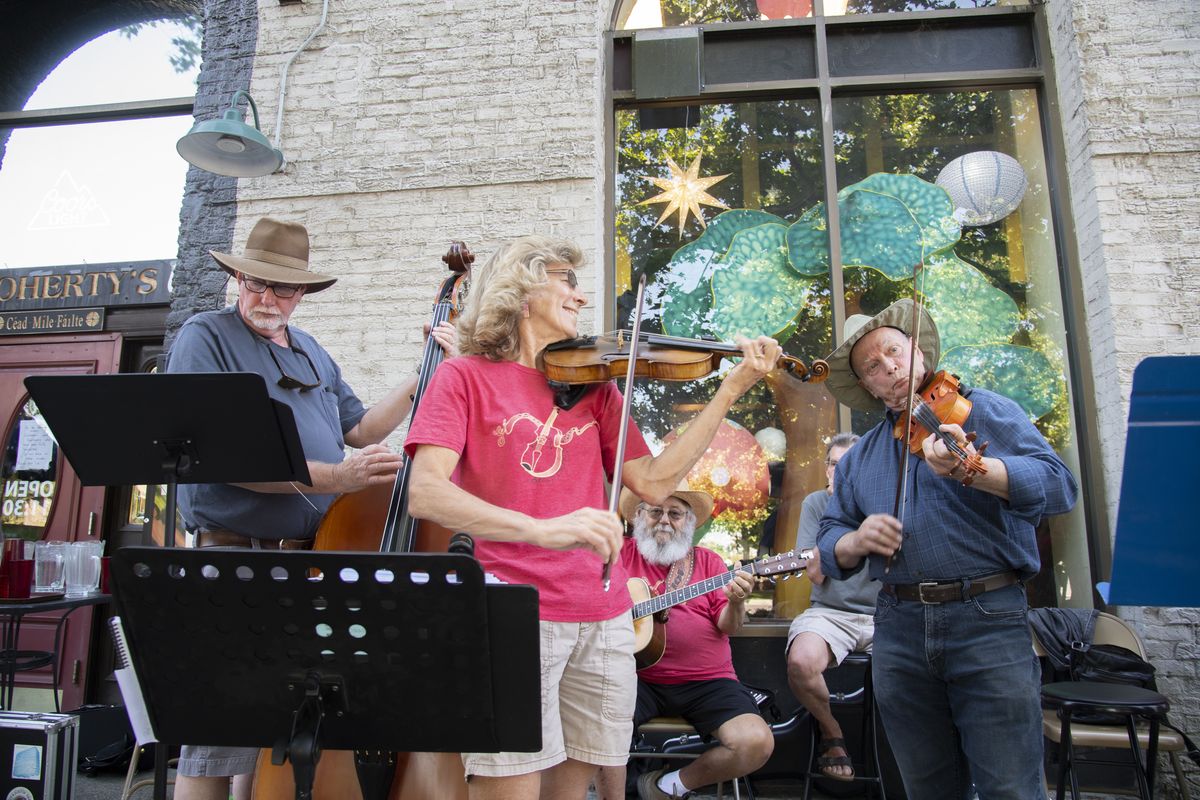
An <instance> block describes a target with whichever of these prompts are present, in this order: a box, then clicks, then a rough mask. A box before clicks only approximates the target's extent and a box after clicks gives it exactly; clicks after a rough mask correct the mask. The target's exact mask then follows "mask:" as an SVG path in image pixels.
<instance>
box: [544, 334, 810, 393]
mask: <svg viewBox="0 0 1200 800" xmlns="http://www.w3.org/2000/svg"><path fill="white" fill-rule="evenodd" d="M630 339H631V337H630V333H629V331H626V330H620V331H616V332H614V333H606V334H601V335H600V336H584V337H580V338H577V339H566V340H564V341H561V342H556V343H554V344H552V345H550V346H549V347H547V348H546V349H545V350H544V351H543V352H542V355H541V362H542V363H541V368H542V372H544V373H545V374H546V379H547V380H549V381H551V382H553V383H559V384H570V385H573V386H574V385H580V384H593V383H604V382H606V381H610V380H613V379H614V378H623V377H625V373H626V372H627V370H628V365H629V345H630ZM741 352H742V351H741V349H740V348H738V346H737V345H734V344H729V343H726V342H718V341H716V340H709V339H687V338H684V337H681V336H667V335H665V334H659V333H643V334H640V335H639V336H638V346H637V355H636V357H635V359H634V363H635V365H636V367H635V371H634V375H635V376H636V377H642V378H657V379H659V380H666V381H690V380H695V379H697V378H703V377H704V376H706V375H709V374H711V373H713V372H715V371H716V369H717V367H718V366H719V365H720V363H721V359H722V358H725V357H726V356H730V355H733V356H737V355H741ZM779 360H780V361H781V362H782V363H783V366H784V368H785V369H786V370H787V371H788V372H790V373H791V374H792V375H794V376H796V377H798V378H799V379H800V380H802V381H811V382H813V383H820V382H821V381H823V380H825V378H827V377H828V376H829V364H828V363H826V362H825V361H823V360H820V359H818V360H817V361H814V362H813V363H812V367H811V369H810V368H809V367H807V366H805V364H804V362H803V361H801V360H800V359H798V358H794V357H792V356H788V355H783V356H780V357H779Z"/></svg>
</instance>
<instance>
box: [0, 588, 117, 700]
mask: <svg viewBox="0 0 1200 800" xmlns="http://www.w3.org/2000/svg"><path fill="white" fill-rule="evenodd" d="M110 600H112V595H110V594H101V593H100V592H94V593H92V594H87V595H83V596H81V597H64V596H63V595H34V596H33V597H12V598H0V708H4V709H8V710H11V709H12V699H13V692H14V690H15V689H16V684H17V673H18V672H23V671H25V670H30V669H37V668H38V667H43V666H45V665H47V664H50V665H51V673H52V675H53V680H54V710H55V711H58V710H59V708H58V678H59V663H58V655H59V653H58V651H59V646H60V645H61V643H62V642H61V640H62V630H63V626H64V625H65V624H66V621H67V617H68V616H69V615H70V614H71V612H72V611H74V610H76V609H78V608H83V607H84V606H95V605H100V604H102V603H107V602H109V601H110ZM48 611H62V612H63V613H62V615H61V616H59V618H58V620H57V621H56V622H55V625H54V649H53V650H18V649H17V648H18V644H19V642H20V638H21V620H22V619H24V617H25V616H27V615H29V614H41V613H45V612H48Z"/></svg>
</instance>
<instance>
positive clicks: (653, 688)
mask: <svg viewBox="0 0 1200 800" xmlns="http://www.w3.org/2000/svg"><path fill="white" fill-rule="evenodd" d="M742 714H758V705H757V704H755V702H754V697H753V695H751V694H750V692H749V691H747V690H746V687H744V686H742V684H740V683H738V682H737V681H734V680H730V679H729V678H716V679H714V680H710V681H691V682H689V683H671V684H666V683H646V682H645V681H641V680H639V681H638V692H637V707H636V708H635V709H634V712H633V729H634V730H635V731H636V730H637V726H638V725H641V724H642V723H643V722H646V721H648V720H650V719H653V718H654V717H683V718H684V719H686V720H687V721H688V723H689V724H690V725H691V726H692V727H693V728H695V729H696V730H697V731H698V732H699V733H700V734H701V735H702V736H704V737H705V738H708V737H710V736H712V735H713V734H714V733H716V731H717V728H719V727H721V726H722V725H724V724H725V723H726V722H728V721H729V720H731V719H733V718H734V717H737V716H741V715H742Z"/></svg>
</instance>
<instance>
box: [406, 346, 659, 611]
mask: <svg viewBox="0 0 1200 800" xmlns="http://www.w3.org/2000/svg"><path fill="white" fill-rule="evenodd" d="M620 418H621V394H620V392H618V391H617V388H616V386H615V384H612V383H605V384H599V385H597V386H594V387H593V388H592V389H591V390H590V391H589V392H588V393H587V394H586V395H584V397H583V399H581V400H580V401H579V402H578V403H576V404H575V406H574V407H572V408H571V410H569V411H564V410H562V409H560V408H558V407H557V406H555V405H554V393H553V392H552V391H551V390H550V387H549V385H548V384H547V383H546V376H545V375H543V374H542V373H541V372H539V371H537V370H535V369H531V368H529V367H526V366H523V365H521V364H518V363H516V362H513V361H490V360H488V359H487V358H484V357H483V356H463V357H459V358H453V359H450V360H449V361H446V362H445V363H443V364H442V365H441V366H439V367H438V370H437V372H435V373H434V375H433V378H432V379H431V380H430V382H429V388H428V389H427V390H426V392H425V394H424V395H422V397H421V403H420V406H419V407H418V409H417V415H416V417H415V418H414V419H413V421H412V425H411V427H410V428H409V431H408V438H407V440H406V441H405V443H404V449H405V451H406V452H407V453H408V455H409V457H412V455H413V454H414V453H415V452H416V450H417V447H418V445H423V444H432V445H438V446H439V447H446V448H449V449H450V450H453V451H454V452H456V453H458V454H459V462H458V467H457V469H455V471H454V474H453V475H452V476H451V479H452V480H453V481H454V482H455V483H456V484H458V485H459V486H461V487H462V488H463V489H465V490H466V491H468V492H470V493H471V494H473V495H475V496H476V497H479V498H481V499H483V500H486V501H487V502H489V503H491V504H493V505H497V506H501V507H503V508H507V509H512V510H514V511H520V512H522V513H525V514H528V515H529V516H531V517H535V518H538V519H546V518H549V517H558V516H562V515H564V514H568V513H570V512H572V511H575V510H577V509H580V508H583V507H585V506H590V507H592V508H599V509H606V508H608V496H607V492H606V480H607V478H608V477H609V476H611V475H612V470H613V463H614V460H615V458H616V450H617V439H618V435H619V422H620ZM649 453H650V450H649V448H648V447H646V442H645V440H644V439H643V438H642V435H641V433H640V432H639V431H638V429H637V426H636V425H634V424H633V421H632V420H631V421H630V423H629V434H628V437H627V440H626V445H625V460H626V461H631V460H633V459H637V458H641V457H642V456H645V455H649ZM475 557H476V558H478V559H479V561H480V563H481V564H483V567H484V569H486V570H488V571H489V572H491V573H493V574H495V575H496V576H497V577H498V578H500V579H501V580H504V581H507V582H509V583H524V584H532V585H533V586H536V587H537V589H538V595H539V601H540V605H541V618H542V619H544V620H552V621H556V622H595V621H599V620H605V619H612V618H613V617H615V616H617V615H618V614H621V613H622V612H625V611H628V610H629V608H630V607H631V605H632V603H631V601H630V599H629V593H628V591H626V589H625V583H626V577H625V571H624V569H623V568H622V567H621V566H620V565H619V564H614V565H613V568H612V573H611V579H612V584H611V591H609V592H605V591H604V587H603V584H602V582H601V580H600V576H601V574H602V572H603V569H604V564H603V562H602V561H601V560H600V557H599V556H597V555H596V554H595V553H592V552H590V551H586V550H547V549H545V548H542V547H538V546H536V545H532V544H525V543H520V542H496V541H490V540H487V539H483V538H479V537H477V538H476V539H475Z"/></svg>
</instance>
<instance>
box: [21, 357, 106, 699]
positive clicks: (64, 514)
mask: <svg viewBox="0 0 1200 800" xmlns="http://www.w3.org/2000/svg"><path fill="white" fill-rule="evenodd" d="M120 355H121V335H120V334H117V333H104V334H88V335H80V336H46V337H36V338H35V337H28V338H26V337H21V338H9V339H3V340H0V422H2V423H3V425H4V428H3V435H4V440H3V441H4V443H5V450H4V457H3V462H2V464H0V487H2V489H0V500H2V502H3V505H2V507H0V528H3V532H4V535H5V536H6V537H8V538H12V537H14V536H15V537H20V538H23V539H26V540H30V541H34V540H37V539H57V540H61V541H67V542H72V541H77V540H88V539H98V538H100V537H101V536H102V532H101V520H103V519H104V516H103V512H104V494H105V488H106V487H104V486H82V485H80V483H79V478H78V477H77V476H76V475H75V472H74V470H72V469H71V465H70V464H69V463H67V460H66V459H65V458H64V457H63V454H62V451H61V450H60V448H59V447H58V446H57V444H55V443H54V441H53V439H52V437H51V436H50V434H49V431H48V430H47V428H46V426H45V424H44V422H43V421H42V420H41V417H40V415H39V414H38V411H37V408H36V406H35V404H34V403H33V402H32V401H31V400H30V398H29V393H28V392H27V391H26V390H25V384H24V380H25V378H26V376H28V375H89V374H101V373H110V372H116V371H117V370H118V367H119V364H120ZM79 413H81V414H88V413H89V409H87V408H80V410H79ZM95 424H96V425H104V424H105V420H103V419H96V420H95ZM93 613H100V614H106V613H107V607H106V606H99V607H98V611H95V612H94V610H93V608H92V607H86V608H81V609H78V610H76V611H74V612H72V613H71V615H70V616H69V617H68V618H67V622H66V624H65V627H64V628H63V638H62V644H61V651H60V653H59V664H60V669H61V674H60V679H59V688H61V689H62V693H63V696H62V708H63V709H74V708H78V707H79V706H80V705H82V704H83V702H84V696H85V691H86V689H87V686H86V681H87V675H88V669H87V666H88V658H89V656H90V654H91V633H92V619H93ZM57 617H58V615H57V614H53V613H52V614H46V615H44V616H39V615H31V616H28V617H26V618H25V620H24V622H23V624H22V626H21V640H20V642H19V644H18V647H19V648H20V649H22V650H52V649H53V647H54V625H55V622H56V620H57ZM17 679H18V680H17V685H18V686H26V687H36V688H46V689H48V688H50V687H51V685H52V681H53V676H52V675H51V672H50V668H49V667H46V668H43V669H41V670H34V671H30V672H22V673H19V674H18V675H17Z"/></svg>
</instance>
